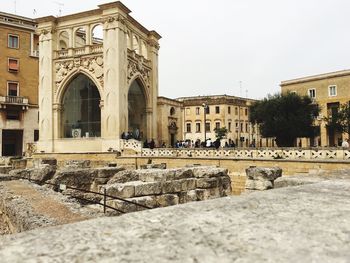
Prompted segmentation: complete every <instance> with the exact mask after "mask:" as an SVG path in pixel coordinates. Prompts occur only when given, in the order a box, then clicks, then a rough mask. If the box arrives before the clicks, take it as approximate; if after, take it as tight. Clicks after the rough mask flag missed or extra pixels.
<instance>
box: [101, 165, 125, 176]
mask: <svg viewBox="0 0 350 263" xmlns="http://www.w3.org/2000/svg"><path fill="white" fill-rule="evenodd" d="M96 170H97V177H100V178H101V177H104V178H111V177H113V176H114V175H115V174H116V173H118V172H120V171H124V170H125V168H124V167H123V166H118V167H102V168H96Z"/></svg>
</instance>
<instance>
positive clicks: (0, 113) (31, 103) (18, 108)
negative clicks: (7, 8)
mask: <svg viewBox="0 0 350 263" xmlns="http://www.w3.org/2000/svg"><path fill="white" fill-rule="evenodd" d="M35 29H36V23H35V21H34V20H33V19H30V18H26V17H22V16H17V15H13V14H7V13H3V12H0V36H1V37H0V138H1V139H0V150H1V152H0V154H1V156H14V155H17V156H21V155H22V153H23V152H24V151H25V150H26V145H27V144H28V143H33V142H34V141H36V140H37V139H38V136H39V131H38V55H39V51H38V43H39V38H38V36H37V35H36V34H35Z"/></svg>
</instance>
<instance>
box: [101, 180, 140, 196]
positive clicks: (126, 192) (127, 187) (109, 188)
mask: <svg viewBox="0 0 350 263" xmlns="http://www.w3.org/2000/svg"><path fill="white" fill-rule="evenodd" d="M103 188H104V189H106V192H107V194H108V195H111V196H117V197H121V198H130V197H134V196H135V185H134V184H133V183H124V184H121V183H114V184H107V185H106V186H104V187H103Z"/></svg>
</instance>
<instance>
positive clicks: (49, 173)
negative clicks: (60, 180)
mask: <svg viewBox="0 0 350 263" xmlns="http://www.w3.org/2000/svg"><path fill="white" fill-rule="evenodd" d="M55 173H56V165H49V164H42V165H41V168H34V169H31V172H30V179H31V180H35V181H36V182H37V183H39V184H42V183H44V182H46V181H48V180H50V179H51V178H52V177H53V176H54V175H55Z"/></svg>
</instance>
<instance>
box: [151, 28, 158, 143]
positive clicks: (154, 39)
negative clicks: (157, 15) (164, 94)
mask: <svg viewBox="0 0 350 263" xmlns="http://www.w3.org/2000/svg"><path fill="white" fill-rule="evenodd" d="M158 39H160V36H159V35H158V34H157V33H156V32H154V31H151V32H150V36H149V43H150V49H149V53H150V56H149V59H150V60H151V66H152V72H151V87H150V105H149V106H150V107H152V109H153V114H152V117H151V127H152V128H151V129H150V133H149V134H148V136H149V138H154V139H155V140H157V138H158V134H157V133H158V132H157V100H158V93H159V91H158V89H159V88H158V50H159V45H158Z"/></svg>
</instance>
